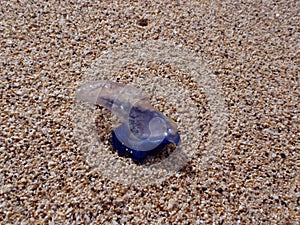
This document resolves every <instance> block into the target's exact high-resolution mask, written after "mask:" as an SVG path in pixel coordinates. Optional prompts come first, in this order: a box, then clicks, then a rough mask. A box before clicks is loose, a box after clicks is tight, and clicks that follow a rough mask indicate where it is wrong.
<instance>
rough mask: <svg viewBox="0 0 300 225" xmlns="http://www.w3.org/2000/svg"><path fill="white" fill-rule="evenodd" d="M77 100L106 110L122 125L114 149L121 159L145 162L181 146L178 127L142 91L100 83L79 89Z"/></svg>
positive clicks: (115, 131) (114, 137) (114, 133)
mask: <svg viewBox="0 0 300 225" xmlns="http://www.w3.org/2000/svg"><path fill="white" fill-rule="evenodd" d="M76 98H77V99H79V100H82V101H85V102H88V103H91V104H95V105H101V106H103V107H105V108H106V109H108V110H110V111H111V112H112V113H113V114H115V115H116V116H117V117H118V119H119V120H120V121H121V122H122V124H121V125H120V126H118V127H116V128H114V129H113V131H112V135H111V142H112V146H113V148H114V149H116V150H117V151H118V154H119V155H121V156H123V155H129V156H130V157H131V158H132V159H133V160H134V161H136V162H141V163H142V162H143V161H144V160H145V158H146V157H147V155H156V154H159V153H160V152H161V150H162V149H163V148H164V147H165V146H166V145H168V144H171V143H173V144H175V145H176V146H178V145H179V144H180V136H179V133H178V130H177V126H176V124H175V123H174V122H171V121H170V120H169V119H168V118H167V117H166V116H164V115H163V114H162V113H160V112H159V111H157V110H156V109H155V108H154V107H153V106H152V105H151V104H150V101H149V99H148V97H147V96H146V95H145V94H144V93H143V92H142V91H141V90H140V89H138V88H135V87H133V86H131V85H125V84H121V83H116V82H111V81H107V80H100V81H94V82H90V83H87V84H84V85H82V86H81V87H79V88H78V90H77V92H76Z"/></svg>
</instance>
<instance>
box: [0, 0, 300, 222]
mask: <svg viewBox="0 0 300 225" xmlns="http://www.w3.org/2000/svg"><path fill="white" fill-rule="evenodd" d="M299 13H300V3H299V1H296V0H292V1H274V2H273V1H269V0H266V1H156V2H155V1H132V2H123V1H101V2H100V1H99V2H93V1H66V2H60V1H50V2H47V3H46V2H41V1H3V0H1V1H0V43H1V45H0V46H1V51H0V71H1V73H0V74H1V85H0V87H1V88H0V90H1V129H0V134H1V137H0V146H1V147H0V170H1V171H0V183H1V189H0V224H299V221H300V186H299V185H300V184H299V172H300V170H299V169H300V155H299V152H300V150H299V149H300V146H299V143H300V139H299V136H300V131H299V126H300V123H299V114H300V106H299V105H300V91H299V90H300V89H299V63H300V61H299V37H300V35H299V21H300V16H299ZM138 43H146V45H147V43H152V45H153V43H154V46H160V43H167V44H168V45H169V46H174V49H175V47H179V48H181V49H183V52H184V49H189V51H190V52H191V54H192V53H193V54H195V55H197V57H198V58H197V61H196V62H200V61H201V62H202V63H201V66H205V69H204V70H205V71H204V72H203V73H202V75H201V76H202V77H201V76H200V75H199V74H197V73H196V74H195V73H190V74H189V73H187V72H188V71H189V68H190V67H189V65H190V64H189V63H187V65H186V68H185V69H184V68H183V70H181V71H180V70H178V68H176V65H173V67H172V66H169V65H168V63H164V62H159V59H158V60H157V61H152V62H151V57H150V58H147V60H148V61H147V62H142V63H141V62H140V65H139V66H138V67H136V64H138V62H136V61H135V60H136V58H135V56H134V57H133V58H134V59H133V61H132V64H131V65H128V66H127V67H124V68H123V70H122V71H119V72H118V73H112V74H111V78H112V80H119V81H122V82H124V83H132V82H133V83H135V84H137V85H141V86H142V83H141V84H139V83H138V82H139V79H140V78H143V77H145V76H148V78H147V79H150V80H151V79H153V80H155V81H156V82H158V83H156V84H161V82H163V83H164V86H160V85H156V86H157V87H158V90H160V92H159V91H158V92H157V93H162V94H165V96H163V97H160V96H159V95H156V96H154V97H153V96H152V99H151V100H152V102H153V103H154V104H156V103H157V105H156V106H157V107H158V108H159V107H161V108H160V110H162V111H164V113H166V114H167V115H168V116H170V117H172V118H173V119H175V120H176V121H177V122H178V123H179V124H180V126H181V128H182V130H184V129H186V126H188V125H189V124H188V123H185V122H184V121H187V120H186V116H185V115H184V116H183V115H182V114H180V113H176V110H177V111H178V110H179V109H180V107H179V105H178V104H180V101H181V102H185V103H186V104H187V105H190V106H191V107H192V106H194V107H196V109H197V110H198V111H195V110H196V109H195V110H191V111H190V112H191V117H192V116H196V117H197V118H198V120H197V123H195V124H194V126H190V129H188V130H190V131H192V132H191V133H192V134H189V135H187V134H186V133H182V135H183V136H184V135H186V136H189V137H191V135H197V136H193V137H199V138H196V140H195V141H194V139H193V137H191V139H189V140H190V142H185V143H188V144H189V145H188V147H186V148H187V149H188V150H191V151H189V153H190V152H192V154H190V162H189V163H188V165H186V166H185V167H184V168H182V169H181V170H180V171H178V172H175V173H174V174H172V175H171V176H170V177H167V178H166V179H164V180H162V181H161V182H154V183H151V184H149V185H146V184H145V185H144V186H137V185H130V184H124V183H122V182H119V183H118V182H116V181H115V180H114V179H110V177H109V176H107V174H104V173H103V171H101V170H97V169H95V168H94V167H92V166H91V164H90V163H89V162H88V161H87V159H86V157H87V156H86V151H84V150H83V149H82V148H81V147H80V141H79V140H80V139H79V138H78V136H76V132H75V131H74V129H73V128H74V109H75V111H76V108H74V104H75V101H74V94H75V90H76V89H77V87H78V86H79V85H80V84H82V83H83V82H84V80H85V79H86V78H87V77H88V76H89V74H90V73H89V72H90V70H91V68H93V66H95V63H96V62H99V59H101V57H103V55H105V54H106V55H107V56H108V57H110V59H111V61H109V60H108V59H106V60H107V61H105V60H104V62H108V63H110V66H112V65H113V62H112V61H114V57H115V56H114V55H113V54H111V53H114V52H115V53H116V54H117V53H118V51H114V50H113V49H118V48H121V49H122V47H124V46H129V47H130V46H133V45H135V44H138ZM155 43H157V45H156V44H155ZM154 48H156V47H154ZM157 48H159V47H157ZM127 49H128V47H127ZM141 49H142V48H141ZM141 51H143V50H141ZM144 51H145V50H144ZM162 53H164V52H162ZM170 54H171V53H170ZM124 57H125V58H126V54H125V56H124ZM130 57H131V56H127V59H128V58H129V59H130ZM164 57H165V56H164V55H163V54H162V58H164ZM176 57H180V55H177V56H176ZM181 57H182V58H184V55H182V56H181ZM118 60H120V59H118ZM118 60H117V62H119V61H118ZM125 61H126V60H125ZM162 61H163V60H162ZM100 62H101V60H100ZM96 65H97V64H96ZM98 66H102V67H103V68H106V67H105V66H106V65H105V64H102V65H101V64H100V65H98ZM201 66H200V63H199V68H200V67H201ZM112 67H113V66H112ZM97 68H98V69H99V68H101V67H97ZM107 68H109V67H107ZM93 71H95V70H93ZM145 71H146V72H145ZM98 72H99V77H100V78H101V76H102V73H101V70H100V71H98ZM107 72H108V71H106V75H105V78H108V79H109V78H110V77H109V76H108V75H107ZM103 74H104V73H103ZM209 74H211V76H208V75H209ZM149 77H150V78H149ZM205 77H206V78H209V79H211V81H212V82H213V84H215V83H217V84H218V85H217V86H215V85H213V86H214V88H215V89H214V88H212V91H211V93H209V92H205V88H204V89H202V88H203V87H204V86H203V83H201V82H200V83H197V82H198V81H203V78H205ZM96 78H97V77H96ZM93 79H94V78H93ZM166 79H167V80H166ZM168 80H169V82H167V81H168ZM140 81H143V82H145V81H146V80H145V79H144V80H143V79H140ZM208 81H209V80H208ZM148 83H149V82H148ZM208 83H210V82H208ZM169 84H172V85H173V87H177V88H178V90H179V91H178V96H177V97H178V98H177V99H178V100H179V101H178V102H179V103H177V105H176V103H174V104H173V103H172V102H171V103H170V102H169V101H170V99H168V94H167V93H168V92H166V91H170V89H168V87H169V86H168V85H169ZM172 85H170V87H171V86H172ZM154 86H155V85H154ZM216 87H217V88H216ZM159 88H160V89H159ZM187 89H188V92H184V91H183V92H182V93H185V94H186V93H188V94H187V95H186V96H187V97H184V98H185V99H182V98H183V97H182V96H183V95H181V92H180V91H181V90H187ZM216 89H217V90H218V92H216ZM216 93H218V95H216ZM211 94H212V95H211ZM212 96H219V97H220V96H222V97H220V98H222V99H218V100H220V101H219V102H221V103H222V104H223V105H221V106H222V107H219V109H220V110H221V111H222V110H224V112H226V121H225V120H220V121H221V122H220V123H219V124H218V123H216V120H214V115H217V113H218V111H219V110H218V107H213V105H212V104H210V101H209V98H211V99H213V98H212ZM168 100H169V101H168ZM173 100H174V99H173ZM215 103H218V101H216V102H214V104H215ZM170 108H172V110H170ZM189 109H190V108H189V107H188V110H187V111H189ZM97 110H99V109H97ZM100 112H102V111H101V109H100ZM178 112H179V111H178ZM192 112H197V113H194V114H192ZM107 118H109V117H108V116H107V115H101V116H100V118H98V119H97V120H96V122H95V124H96V125H97V126H98V128H99V129H98V131H97V132H98V133H99V136H100V137H101V138H102V139H101V140H103V143H104V144H105V145H107V146H108V148H109V145H108V143H107V142H105V140H106V138H105V137H107V136H108V134H109V129H110V126H111V125H107V124H106V123H105V122H103V121H106V119H107ZM223 119H224V118H223ZM97 121H100V122H97ZM101 121H102V122H101ZM188 121H190V120H188ZM109 123H111V122H109ZM214 127H215V128H216V129H219V128H220V127H221V128H222V129H223V128H224V130H222V129H221V130H222V132H220V133H215V132H213V128H214ZM105 135H106V136H105ZM214 136H215V137H216V138H217V139H214V140H217V141H215V142H210V143H211V144H212V143H213V144H214V143H215V144H216V146H217V144H220V143H222V145H218V148H215V150H217V151H215V152H213V154H211V155H209V150H210V148H207V146H209V145H208V144H207V143H208V142H209V139H210V138H211V139H212V137H214ZM191 140H193V141H191ZM211 141H213V140H211ZM216 142H218V143H216ZM211 147H212V145H211ZM212 148H213V147H212ZM106 153H107V155H110V157H111V158H114V160H119V161H120V162H125V163H127V164H129V165H130V163H131V161H130V160H129V159H123V158H121V159H120V158H118V156H116V154H114V153H113V152H112V151H110V150H109V149H108V151H107V152H106ZM100 156H101V155H100ZM204 162H205V163H204ZM133 166H135V167H136V168H137V165H133ZM139 168H142V167H139Z"/></svg>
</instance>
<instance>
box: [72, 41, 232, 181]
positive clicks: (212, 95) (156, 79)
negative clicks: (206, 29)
mask: <svg viewBox="0 0 300 225" xmlns="http://www.w3.org/2000/svg"><path fill="white" fill-rule="evenodd" d="M99 80H107V81H109V82H118V83H122V84H127V85H132V86H134V87H136V88H138V89H140V90H142V91H143V93H146V95H148V96H150V103H151V105H153V107H154V108H155V109H157V110H158V111H159V112H161V113H162V114H163V115H165V116H166V117H168V118H170V119H171V121H174V122H175V123H176V124H177V126H178V131H179V133H180V138H181V143H180V145H179V146H177V147H176V148H175V149H173V150H172V151H170V153H169V154H168V156H167V157H162V158H161V159H160V160H158V161H157V160H152V161H151V159H150V160H148V162H147V163H144V164H142V165H140V164H136V163H133V162H132V160H130V159H128V158H124V157H119V156H118V155H117V154H116V153H114V152H113V151H112V146H111V143H110V142H109V135H110V133H111V131H112V130H113V129H114V128H116V127H118V126H120V124H121V123H120V119H118V117H117V116H115V115H112V114H110V112H109V111H108V110H106V109H103V108H101V107H100V108H99V107H97V106H95V105H93V104H89V103H88V102H82V101H79V100H75V103H74V108H73V113H74V135H75V138H76V140H77V143H78V146H79V147H80V148H81V150H82V151H84V153H85V155H86V160H87V163H88V164H89V166H91V167H93V168H94V169H95V170H97V171H98V172H99V173H100V174H102V175H103V176H105V177H107V178H109V179H111V180H113V181H115V182H120V183H125V184H135V185H142V186H144V185H149V184H151V183H157V182H161V181H163V180H165V179H167V178H168V177H170V176H172V175H174V174H175V173H177V172H178V171H179V170H180V169H182V168H184V167H185V166H186V165H188V164H189V162H190V161H191V160H194V159H195V158H199V157H200V158H201V159H200V161H201V164H202V166H203V167H209V166H210V162H211V161H212V160H213V159H214V158H215V154H217V153H218V151H220V149H221V147H222V143H223V136H224V132H225V129H226V126H227V109H226V105H225V101H224V99H223V96H222V92H221V88H220V84H219V82H218V79H217V76H216V75H214V74H212V73H211V72H210V71H209V69H208V68H207V67H206V65H205V63H204V62H203V61H202V59H201V57H200V56H199V55H197V54H196V53H194V52H193V51H191V50H188V49H186V48H184V47H182V46H176V45H174V44H169V43H166V42H160V41H146V42H141V43H135V44H131V45H127V46H122V47H117V48H114V49H111V50H109V51H107V52H105V53H104V54H103V55H102V56H101V57H100V58H98V59H97V60H96V61H95V63H94V64H93V65H92V66H91V67H90V68H89V69H88V70H86V71H85V75H84V77H83V79H82V83H81V85H83V84H86V83H89V82H92V83H93V82H96V81H99Z"/></svg>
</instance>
